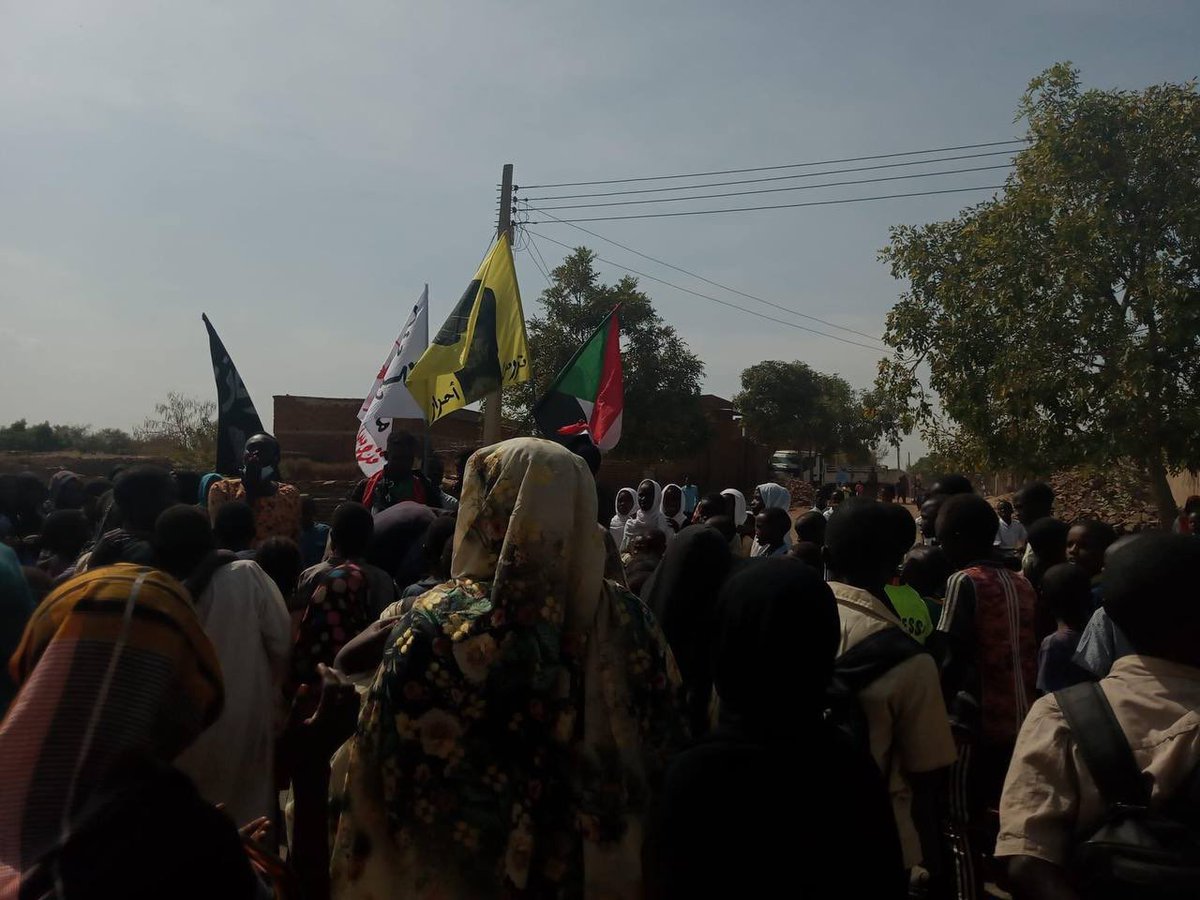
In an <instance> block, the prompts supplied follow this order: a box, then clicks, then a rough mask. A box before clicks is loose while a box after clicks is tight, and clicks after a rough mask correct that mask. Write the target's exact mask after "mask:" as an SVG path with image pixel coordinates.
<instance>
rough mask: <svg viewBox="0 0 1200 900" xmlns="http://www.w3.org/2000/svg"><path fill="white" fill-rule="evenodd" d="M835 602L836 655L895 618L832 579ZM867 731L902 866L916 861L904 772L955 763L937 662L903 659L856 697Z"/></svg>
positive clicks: (924, 656)
mask: <svg viewBox="0 0 1200 900" xmlns="http://www.w3.org/2000/svg"><path fill="white" fill-rule="evenodd" d="M829 587H830V588H832V589H833V595H834V597H836V598H837V602H838V615H839V617H840V618H841V623H842V640H841V644H840V645H839V647H838V655H839V656H840V655H841V654H843V653H845V652H846V651H847V650H849V649H850V648H851V647H853V646H854V645H855V644H857V643H858V642H859V641H861V640H863V639H864V638H866V637H868V636H869V635H872V634H875V633H876V632H878V631H882V630H883V629H885V628H891V627H896V628H900V627H902V626H901V624H900V620H899V619H897V618H896V616H895V614H894V613H893V612H892V611H891V610H889V609H888V608H887V607H886V606H884V605H883V603H882V602H881V601H880V600H879V599H878V598H877V597H875V596H874V595H873V594H871V593H870V592H868V591H864V590H861V589H860V588H856V587H851V586H850V585H848V584H841V583H839V582H836V581H831V582H830V583H829ZM858 702H859V703H860V704H861V705H862V709H863V714H864V715H865V716H866V719H867V728H868V730H869V731H870V735H871V755H872V756H874V757H875V762H876V764H878V766H879V771H880V772H882V773H883V774H884V776H885V777H886V778H887V784H888V792H889V793H890V794H891V798H892V812H893V814H894V815H895V817H896V830H897V831H898V832H899V833H900V847H901V849H902V850H903V852H904V866H905V868H912V867H913V866H915V865H917V864H918V863H920V862H921V857H922V853H921V840H920V837H919V836H918V834H917V829H916V826H915V825H914V824H913V820H912V787H911V785H910V784H909V782H908V778H907V777H906V776H907V774H908V773H912V774H920V773H922V772H932V771H934V770H935V769H941V768H945V767H946V766H949V765H950V764H951V763H953V762H954V760H955V757H956V752H955V749H954V737H953V735H951V733H950V719H949V717H948V716H947V715H946V704H945V702H944V701H943V700H942V689H941V686H940V685H939V683H938V670H937V665H936V664H935V663H934V661H933V657H931V656H930V655H929V654H927V653H922V654H920V655H919V656H914V657H912V658H911V659H907V660H905V661H904V662H902V663H900V664H899V665H897V666H894V667H893V668H892V669H891V670H889V671H888V672H886V673H885V674H883V675H882V676H880V677H879V678H878V679H876V680H875V681H874V682H872V683H871V684H869V685H867V687H866V688H864V689H863V690H862V691H861V692H860V693H859V695H858Z"/></svg>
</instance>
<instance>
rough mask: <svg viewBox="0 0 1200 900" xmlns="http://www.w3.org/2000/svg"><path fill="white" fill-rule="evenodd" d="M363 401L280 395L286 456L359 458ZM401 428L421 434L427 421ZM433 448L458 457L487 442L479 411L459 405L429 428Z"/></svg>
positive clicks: (278, 414) (509, 432) (279, 425)
mask: <svg viewBox="0 0 1200 900" xmlns="http://www.w3.org/2000/svg"><path fill="white" fill-rule="evenodd" d="M361 405H362V401H361V400H356V399H353V398H337V397H293V396H291V395H290V394H286V395H282V396H277V397H275V437H276V438H278V440H279V444H280V446H281V447H282V448H283V453H284V456H285V457H287V456H292V457H306V458H308V459H311V460H315V461H317V462H323V463H344V462H349V463H351V464H353V462H354V438H355V435H356V434H357V433H358V410H359V408H360V406H361ZM396 427H398V428H402V429H404V430H405V431H410V432H412V433H413V434H414V435H417V436H418V437H421V436H423V435H424V434H425V428H426V427H425V422H424V421H423V420H422V419H399V420H397V423H396ZM501 432H502V433H503V434H504V435H505V436H506V437H511V436H513V435H514V434H515V433H516V431H515V429H514V428H513V427H512V426H511V425H508V424H507V423H506V424H505V425H503V426H502V427H501ZM429 435H430V438H431V441H432V444H433V450H434V452H435V453H437V454H438V455H439V456H442V457H453V456H454V455H455V454H456V453H459V452H460V451H462V450H468V449H471V448H474V447H479V446H480V445H481V444H482V442H483V424H482V416H480V414H479V413H477V412H475V411H474V410H470V409H459V410H455V411H454V412H452V413H450V414H449V415H447V416H446V417H445V418H444V419H441V420H440V421H438V422H437V423H436V424H434V425H433V426H432V427H431V428H430V429H429Z"/></svg>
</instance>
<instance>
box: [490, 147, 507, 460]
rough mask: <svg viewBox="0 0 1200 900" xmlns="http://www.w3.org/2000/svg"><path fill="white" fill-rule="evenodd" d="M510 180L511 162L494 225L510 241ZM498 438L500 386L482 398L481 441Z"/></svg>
mask: <svg viewBox="0 0 1200 900" xmlns="http://www.w3.org/2000/svg"><path fill="white" fill-rule="evenodd" d="M512 182H513V164H512V163H505V164H504V170H503V172H502V173H501V176H500V221H499V222H498V223H497V226H496V237H503V236H504V235H507V236H508V240H509V244H510V245H511V243H512ZM498 440H500V386H499V385H497V386H496V390H494V391H492V392H491V393H490V394H488V395H487V396H486V397H484V398H483V442H484V443H485V444H494V443H496V442H497V441H498Z"/></svg>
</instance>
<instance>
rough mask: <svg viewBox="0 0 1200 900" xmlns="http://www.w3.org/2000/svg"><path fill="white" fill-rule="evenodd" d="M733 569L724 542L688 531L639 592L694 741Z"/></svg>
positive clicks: (703, 716) (701, 727) (695, 528)
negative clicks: (672, 665)
mask: <svg viewBox="0 0 1200 900" xmlns="http://www.w3.org/2000/svg"><path fill="white" fill-rule="evenodd" d="M732 566H733V555H732V554H731V553H730V552H729V541H728V539H727V538H725V537H724V536H722V534H721V533H720V532H719V531H717V530H716V529H714V528H709V527H708V526H706V525H690V526H688V527H687V528H685V529H683V530H682V531H680V532H679V534H677V535H675V538H674V540H672V541H671V543H670V544H669V545H668V546H667V552H666V555H665V556H663V560H662V562H661V563H660V564H659V567H658V569H657V570H656V571H655V573H654V574H653V575H651V576H650V579H649V580H648V581H647V582H646V584H645V586H644V587H643V588H642V598H643V599H644V600H645V602H646V605H647V606H648V607H650V611H651V612H652V613H654V616H655V618H657V619H658V622H659V624H660V625H661V626H662V630H663V634H664V635H665V636H666V638H667V643H668V644H670V646H671V652H672V653H673V654H674V655H675V662H676V663H677V664H678V665H679V673H680V675H682V676H683V684H684V688H685V690H686V692H687V703H688V717H689V719H690V720H691V724H692V731H693V736H699V735H701V734H703V733H704V732H706V731H707V730H708V729H707V722H708V705H709V700H710V698H711V695H712V645H713V627H714V621H715V615H716V608H717V593H718V592H719V591H720V589H721V584H722V582H724V581H725V579H726V578H727V577H728V575H729V572H730V569H731V568H732Z"/></svg>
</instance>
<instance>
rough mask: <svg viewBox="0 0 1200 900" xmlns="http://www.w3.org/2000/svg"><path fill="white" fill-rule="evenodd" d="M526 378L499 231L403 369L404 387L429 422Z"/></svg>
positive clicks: (521, 319) (516, 301) (516, 303)
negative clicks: (412, 361)
mask: <svg viewBox="0 0 1200 900" xmlns="http://www.w3.org/2000/svg"><path fill="white" fill-rule="evenodd" d="M528 379H529V348H528V346H527V345H526V342H525V314H524V312H523V311H522V310H521V292H520V289H519V288H518V287H517V270H516V268H515V267H514V266H513V256H512V246H511V245H510V244H509V240H508V236H507V235H501V237H500V238H499V240H497V241H496V243H495V245H494V246H493V247H492V250H491V252H490V253H489V254H488V255H487V258H486V259H485V260H484V261H483V264H482V265H481V266H480V267H479V271H478V272H476V273H475V277H474V279H472V281H471V283H470V284H469V285H468V286H467V290H466V291H465V292H464V293H463V295H462V299H461V300H459V301H458V303H457V305H456V306H455V307H454V309H453V311H451V313H450V315H449V317H448V318H447V319H446V323H445V324H444V325H443V326H442V327H441V328H440V329H439V330H438V333H437V335H435V336H434V338H433V340H432V341H430V342H429V349H428V350H426V351H425V352H424V354H422V356H421V358H420V359H419V360H417V363H416V365H415V366H413V369H412V371H411V372H410V373H409V375H408V380H407V385H408V390H409V392H410V393H411V394H412V395H413V398H414V399H415V400H416V401H417V403H418V404H420V406H421V407H422V408H423V409H424V410H425V419H426V421H428V422H429V423H430V424H433V423H434V422H436V421H437V420H438V419H440V418H441V417H442V416H444V415H446V414H447V413H450V412H453V411H454V410H456V409H459V408H461V407H463V406H466V405H467V404H468V403H473V402H475V401H476V400H481V399H483V397H484V396H485V395H486V394H488V393H490V392H491V391H494V390H496V388H497V387H500V386H503V385H510V384H519V383H520V382H522V381H527V380H528Z"/></svg>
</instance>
